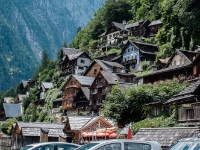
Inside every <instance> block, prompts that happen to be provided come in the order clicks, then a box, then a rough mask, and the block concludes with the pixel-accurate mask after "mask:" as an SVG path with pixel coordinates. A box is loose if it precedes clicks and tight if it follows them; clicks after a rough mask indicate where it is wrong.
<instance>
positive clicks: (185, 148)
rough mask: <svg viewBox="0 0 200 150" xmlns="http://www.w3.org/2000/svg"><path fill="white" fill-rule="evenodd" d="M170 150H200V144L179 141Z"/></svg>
mask: <svg viewBox="0 0 200 150" xmlns="http://www.w3.org/2000/svg"><path fill="white" fill-rule="evenodd" d="M168 150H200V143H199V142H190V141H187V142H185V141H184V142H180V141H179V142H177V143H176V144H174V145H172V146H171V147H170V148H169V149H168Z"/></svg>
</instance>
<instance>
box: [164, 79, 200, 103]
mask: <svg viewBox="0 0 200 150" xmlns="http://www.w3.org/2000/svg"><path fill="white" fill-rule="evenodd" d="M199 87H200V80H198V81H197V82H195V83H193V84H192V85H191V86H189V87H186V88H185V89H184V90H183V91H181V92H180V93H178V94H176V95H174V96H172V98H170V99H169V100H168V101H166V102H165V103H164V104H168V103H172V102H174V101H179V100H184V99H188V98H195V91H196V90H197V89H198V88H199Z"/></svg>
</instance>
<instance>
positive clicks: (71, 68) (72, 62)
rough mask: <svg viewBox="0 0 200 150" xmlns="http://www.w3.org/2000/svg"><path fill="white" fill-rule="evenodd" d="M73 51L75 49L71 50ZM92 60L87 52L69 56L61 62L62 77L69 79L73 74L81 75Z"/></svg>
mask: <svg viewBox="0 0 200 150" xmlns="http://www.w3.org/2000/svg"><path fill="white" fill-rule="evenodd" d="M71 51H73V49H72V50H71ZM90 60H91V58H90V57H89V55H88V54H87V53H86V52H78V53H75V54H67V55H65V57H64V58H63V59H62V61H61V62H60V67H61V69H62V73H61V74H60V75H61V76H66V77H69V75H71V74H75V75H81V74H82V73H83V72H84V71H85V70H86V69H87V67H88V66H89V65H90Z"/></svg>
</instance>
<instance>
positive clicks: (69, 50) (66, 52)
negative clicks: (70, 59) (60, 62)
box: [62, 48, 81, 56]
mask: <svg viewBox="0 0 200 150" xmlns="http://www.w3.org/2000/svg"><path fill="white" fill-rule="evenodd" d="M62 52H63V55H64V56H65V55H72V54H77V53H80V52H81V50H80V49H75V48H62Z"/></svg>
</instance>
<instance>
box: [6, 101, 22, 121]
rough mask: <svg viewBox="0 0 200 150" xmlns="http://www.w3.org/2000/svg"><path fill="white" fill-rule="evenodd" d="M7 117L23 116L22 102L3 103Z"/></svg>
mask: <svg viewBox="0 0 200 150" xmlns="http://www.w3.org/2000/svg"><path fill="white" fill-rule="evenodd" d="M3 107H4V110H5V114H6V117H8V118H13V117H19V116H22V104H21V103H19V104H6V103H3Z"/></svg>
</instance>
